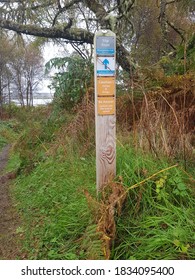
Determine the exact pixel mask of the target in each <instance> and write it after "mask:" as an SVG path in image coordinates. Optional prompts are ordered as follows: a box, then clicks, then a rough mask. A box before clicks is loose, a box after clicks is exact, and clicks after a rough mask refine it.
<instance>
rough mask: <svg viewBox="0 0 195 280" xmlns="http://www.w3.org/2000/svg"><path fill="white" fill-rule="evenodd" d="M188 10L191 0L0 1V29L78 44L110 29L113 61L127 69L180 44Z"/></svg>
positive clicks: (190, 20)
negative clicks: (114, 41)
mask: <svg viewBox="0 0 195 280" xmlns="http://www.w3.org/2000/svg"><path fill="white" fill-rule="evenodd" d="M194 8H195V1H194V0H187V1H186V0H149V1H145V0H93V1H91V0H64V1H60V0H37V1H34V0H15V1H14V0H0V27H1V28H3V29H8V30H12V31H15V32H17V33H19V34H21V33H22V34H27V35H33V36H38V37H45V38H51V39H58V40H63V42H66V43H67V42H69V43H71V44H75V45H77V47H78V48H79V46H80V45H83V44H85V43H87V44H91V45H92V44H93V37H94V32H95V31H96V30H97V29H100V28H101V29H110V30H112V31H113V32H115V33H116V36H117V62H118V64H119V65H120V66H121V67H122V68H123V69H124V70H126V71H127V72H130V71H131V70H132V67H133V66H132V65H134V63H133V59H134V60H135V61H136V63H137V62H138V63H139V62H140V61H142V60H143V56H148V58H149V59H148V60H150V61H151V62H152V63H155V62H156V61H157V60H158V59H159V58H160V57H161V56H162V55H164V54H166V53H169V52H171V51H174V50H175V49H176V47H177V46H178V45H180V44H182V43H183V42H184V41H185V40H186V36H187V35H188V34H189V33H190V32H191V34H192V33H193V28H194V11H195V9H194ZM130 51H131V55H130ZM140 53H141V54H142V55H141V56H140ZM132 57H133V59H132ZM148 60H147V61H148Z"/></svg>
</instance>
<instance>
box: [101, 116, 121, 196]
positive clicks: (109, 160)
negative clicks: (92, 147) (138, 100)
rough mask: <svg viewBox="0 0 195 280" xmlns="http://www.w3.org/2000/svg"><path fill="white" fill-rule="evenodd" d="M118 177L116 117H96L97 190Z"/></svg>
mask: <svg viewBox="0 0 195 280" xmlns="http://www.w3.org/2000/svg"><path fill="white" fill-rule="evenodd" d="M115 175H116V117H115V115H111V116H96V183H97V190H98V191H100V190H101V188H102V187H103V186H104V185H105V184H107V183H108V182H109V181H110V180H112V179H113V178H114V177H115Z"/></svg>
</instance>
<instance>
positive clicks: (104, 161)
mask: <svg viewBox="0 0 195 280" xmlns="http://www.w3.org/2000/svg"><path fill="white" fill-rule="evenodd" d="M115 61H116V35H115V34H114V33H113V32H112V31H110V30H99V31H97V32H96V34H95V37H94V79H95V120H96V184H97V191H101V189H102V187H103V186H104V185H105V184H107V183H108V182H109V181H110V180H112V179H113V178H114V177H115V175H116V81H115V78H116V67H115V64H116V63H115Z"/></svg>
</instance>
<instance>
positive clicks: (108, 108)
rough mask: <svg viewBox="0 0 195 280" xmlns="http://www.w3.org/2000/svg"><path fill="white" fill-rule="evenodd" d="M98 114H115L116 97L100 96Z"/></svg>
mask: <svg viewBox="0 0 195 280" xmlns="http://www.w3.org/2000/svg"><path fill="white" fill-rule="evenodd" d="M97 111H98V115H101V116H105V115H114V114H115V98H114V97H98V110H97Z"/></svg>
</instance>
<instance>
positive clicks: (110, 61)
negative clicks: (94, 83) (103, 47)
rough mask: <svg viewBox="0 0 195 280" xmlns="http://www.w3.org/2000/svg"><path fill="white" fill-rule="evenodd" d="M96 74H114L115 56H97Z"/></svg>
mask: <svg viewBox="0 0 195 280" xmlns="http://www.w3.org/2000/svg"><path fill="white" fill-rule="evenodd" d="M97 75H98V76H114V75H115V58H114V57H112V56H111V57H109V56H108V57H107V56H99V57H97Z"/></svg>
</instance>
